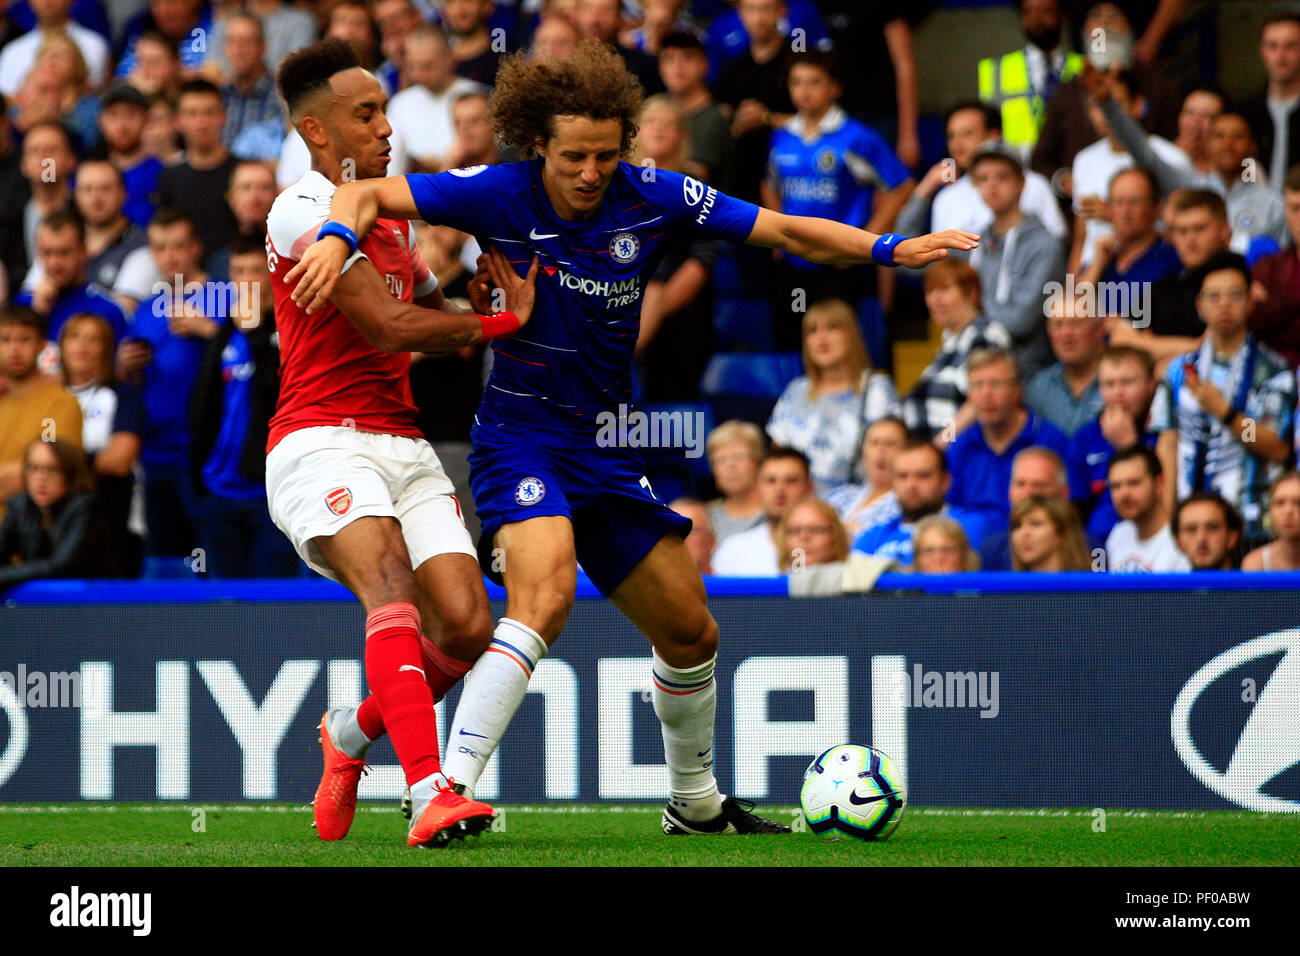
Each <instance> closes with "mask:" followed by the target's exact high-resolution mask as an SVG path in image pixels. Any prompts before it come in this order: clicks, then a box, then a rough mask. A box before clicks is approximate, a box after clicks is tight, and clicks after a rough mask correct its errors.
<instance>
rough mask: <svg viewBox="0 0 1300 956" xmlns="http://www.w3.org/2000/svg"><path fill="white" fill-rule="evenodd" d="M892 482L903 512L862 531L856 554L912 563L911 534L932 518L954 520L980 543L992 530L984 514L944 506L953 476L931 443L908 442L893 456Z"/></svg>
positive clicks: (855, 548)
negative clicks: (860, 553) (924, 520)
mask: <svg viewBox="0 0 1300 956" xmlns="http://www.w3.org/2000/svg"><path fill="white" fill-rule="evenodd" d="M893 479H894V495H895V497H897V499H898V508H899V512H900V513H899V514H898V515H896V516H895V517H894V518H891V519H890V520H889V521H886V522H885V523H883V524H879V525H876V526H875V527H874V528H869V529H868V530H867V531H865V532H863V533H862V534H861V535H860V536H859V537H858V539H857V540H856V541H854V542H853V550H854V551H861V552H862V553H863V554H870V555H873V556H875V557H877V558H892V559H893V560H895V561H897V562H898V563H899V564H904V565H907V564H911V563H912V557H913V555H912V540H913V538H912V533H913V531H914V530H915V529H916V523H917V522H918V521H920V520H921V519H922V518H925V517H928V516H930V515H944V516H946V517H949V518H952V519H953V520H954V521H956V522H957V523H958V524H960V525H961V526H962V528H963V529H964V530H965V531H966V536H967V538H968V539H970V540H971V541H978V540H980V539H981V538H983V537H984V536H985V535H987V534H988V532H989V531H990V530H992V529H991V527H990V525H989V523H988V521H987V520H986V519H985V518H984V516H983V515H981V514H978V513H975V512H972V511H970V510H968V509H965V508H954V507H951V506H949V505H946V504H945V503H944V498H945V496H946V495H947V494H948V491H949V489H950V488H951V486H952V475H950V474H949V471H948V467H947V462H946V460H945V459H944V455H943V452H941V451H940V450H939V449H938V448H936V447H935V446H934V445H933V444H932V443H930V442H928V441H923V440H921V439H912V440H910V441H908V442H905V443H904V445H903V447H902V448H900V449H899V450H898V453H897V454H896V455H894V463H893Z"/></svg>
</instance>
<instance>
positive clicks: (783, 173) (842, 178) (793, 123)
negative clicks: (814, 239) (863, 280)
mask: <svg viewBox="0 0 1300 956" xmlns="http://www.w3.org/2000/svg"><path fill="white" fill-rule="evenodd" d="M767 175H768V179H769V180H770V182H771V184H772V186H773V188H774V189H776V191H777V193H779V194H780V196H781V211H782V212H783V213H786V214H788V215H791V216H816V217H818V218H821V219H832V220H834V221H835V222H842V223H845V224H847V225H850V226H856V227H859V228H860V227H862V226H865V225H866V224H867V221H868V220H869V219H870V218H871V203H872V199H873V198H874V196H875V191H876V188H877V187H881V188H884V189H894V188H896V187H898V186H900V185H902V184H903V183H904V182H906V181H907V179H908V177H909V176H911V173H909V172H908V170H907V167H906V166H904V165H903V163H902V160H900V159H899V158H898V157H897V156H896V155H894V152H893V150H891V149H890V148H889V146H888V144H887V143H886V142H885V141H884V140H883V139H881V138H880V137H879V136H878V135H876V133H874V132H872V131H871V130H870V129H868V128H867V127H866V126H864V125H862V124H861V123H859V122H858V121H857V120H855V119H853V118H851V117H850V116H848V115H847V114H846V113H845V112H844V110H842V109H841V108H840V107H838V106H832V107H831V108H830V109H829V110H827V111H826V115H825V116H823V117H822V119H821V122H820V123H818V125H817V128H816V129H814V130H811V131H809V130H807V129H805V126H804V123H803V118H802V117H800V116H795V117H794V118H793V119H791V120H790V121H789V122H788V123H786V124H785V125H784V126H782V127H781V128H780V129H777V130H775V131H774V132H773V133H772V149H771V152H770V153H769V154H768V171H767ZM786 259H787V261H788V262H789V263H790V264H791V265H793V266H796V267H798V268H803V269H817V268H821V266H818V265H817V264H816V263H812V262H808V261H806V260H804V259H799V258H797V257H795V256H787V257H786Z"/></svg>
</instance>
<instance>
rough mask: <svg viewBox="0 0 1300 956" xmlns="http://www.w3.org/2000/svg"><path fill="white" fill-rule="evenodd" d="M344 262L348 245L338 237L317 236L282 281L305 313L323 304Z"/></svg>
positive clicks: (331, 291)
mask: <svg viewBox="0 0 1300 956" xmlns="http://www.w3.org/2000/svg"><path fill="white" fill-rule="evenodd" d="M347 261H348V245H347V243H346V242H344V241H343V240H342V239H340V238H338V237H337V236H326V237H325V238H324V239H317V240H316V241H315V242H313V243H312V244H311V245H310V246H308V247H307V251H306V252H304V253H303V255H302V259H300V260H299V261H298V264H297V265H295V266H294V267H293V268H292V269H290V270H289V274H288V275H286V276H285V277H284V281H285V284H286V285H288V286H289V287H290V288H292V289H293V301H294V304H295V305H298V306H305V307H306V311H307V314H308V315H310V314H311V313H312V312H315V311H316V310H317V309H319V308H321V307H322V306H324V305H326V304H327V303H328V301H329V297H330V295H331V293H333V291H334V284H335V283H336V282H338V281H339V276H341V275H342V274H343V263H345V262H347Z"/></svg>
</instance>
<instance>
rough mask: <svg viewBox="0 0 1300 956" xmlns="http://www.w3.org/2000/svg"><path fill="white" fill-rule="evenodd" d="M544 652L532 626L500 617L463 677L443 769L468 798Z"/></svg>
mask: <svg viewBox="0 0 1300 956" xmlns="http://www.w3.org/2000/svg"><path fill="white" fill-rule="evenodd" d="M546 650H547V648H546V642H545V641H544V640H542V638H541V636H540V635H539V634H538V633H537V632H536V631H534V630H533V629H532V628H531V627H529V626H528V625H526V624H520V623H519V622H518V621H512V620H511V619H510V618H508V617H503V618H502V619H501V620H500V621H499V622H498V623H497V629H496V631H494V632H493V634H492V643H491V644H489V645H488V646H487V649H486V650H485V651H484V652H483V655H482V656H481V657H480V658H479V659H478V660H477V661H476V662H475V663H474V666H473V667H472V668H470V672H469V673H468V674H466V675H465V683H464V685H463V686H462V688H461V693H460V702H459V703H458V704H457V705H456V716H455V717H454V718H453V719H452V723H451V730H450V731H448V733H447V753H446V755H445V756H444V758H443V761H442V770H443V773H445V774H446V775H447V776H448V777H450V778H451V779H452V780H454V781H455V782H456V784H457V785H461V786H464V787H465V795H466V796H467V797H471V798H472V797H473V795H474V785H475V784H476V783H478V778H479V776H480V775H481V774H482V773H483V768H484V767H486V766H487V762H488V758H489V757H491V756H492V752H493V751H494V750H496V748H497V744H499V743H500V742H501V737H502V735H503V734H505V732H506V727H508V726H509V725H510V720H511V718H512V717H514V715H515V711H516V710H518V709H519V705H520V704H522V703H523V701H524V694H526V693H527V692H528V679H529V678H530V677H532V674H533V669H534V668H535V667H536V666H537V665H538V663H540V662H541V660H542V658H544V657H545V656H546Z"/></svg>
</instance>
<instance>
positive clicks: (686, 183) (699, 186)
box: [682, 176, 704, 206]
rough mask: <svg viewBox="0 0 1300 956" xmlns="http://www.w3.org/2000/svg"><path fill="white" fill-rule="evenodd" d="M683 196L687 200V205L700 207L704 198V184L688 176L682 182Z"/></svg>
mask: <svg viewBox="0 0 1300 956" xmlns="http://www.w3.org/2000/svg"><path fill="white" fill-rule="evenodd" d="M682 196H683V197H684V198H685V199H686V205H688V206H698V205H699V204H700V200H701V199H703V198H704V183H702V182H700V181H699V180H698V179H695V178H693V177H691V176H687V177H686V178H685V179H683V180H682Z"/></svg>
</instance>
